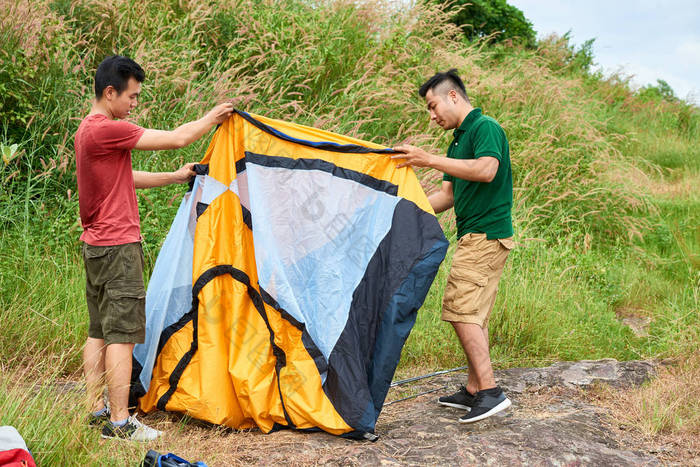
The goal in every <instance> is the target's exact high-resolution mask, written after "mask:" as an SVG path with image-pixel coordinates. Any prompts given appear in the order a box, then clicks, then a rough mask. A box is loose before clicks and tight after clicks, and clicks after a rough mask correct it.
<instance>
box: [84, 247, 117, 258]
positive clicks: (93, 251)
mask: <svg viewBox="0 0 700 467" xmlns="http://www.w3.org/2000/svg"><path fill="white" fill-rule="evenodd" d="M113 248H114V247H111V246H92V245H88V244H87V243H83V255H84V256H85V258H86V259H97V258H102V257H104V256H107V255H108V254H109V252H110V251H111V250H112V249H113Z"/></svg>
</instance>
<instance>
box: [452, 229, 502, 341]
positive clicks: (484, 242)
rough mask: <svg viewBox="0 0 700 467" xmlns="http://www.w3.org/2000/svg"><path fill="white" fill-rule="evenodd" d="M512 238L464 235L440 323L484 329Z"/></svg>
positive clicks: (454, 264)
mask: <svg viewBox="0 0 700 467" xmlns="http://www.w3.org/2000/svg"><path fill="white" fill-rule="evenodd" d="M514 246H515V243H514V242H513V238H512V237H510V238H502V239H498V240H488V239H487V238H486V234H474V233H470V234H466V235H464V236H463V237H462V238H460V239H459V241H458V242H457V250H456V251H455V254H454V257H453V259H452V267H451V268H450V274H449V276H448V277H447V286H446V287H445V294H444V295H443V299H442V319H443V321H449V322H457V323H473V324H478V325H479V326H481V327H482V328H486V327H487V326H488V322H489V316H490V315H491V309H492V308H493V304H494V302H495V301H496V292H498V282H499V280H500V279H501V274H502V273H503V267H504V266H505V264H506V259H507V258H508V253H509V252H510V250H511V249H513V247H514Z"/></svg>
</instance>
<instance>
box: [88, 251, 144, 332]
mask: <svg viewBox="0 0 700 467" xmlns="http://www.w3.org/2000/svg"><path fill="white" fill-rule="evenodd" d="M83 261H84V263H85V276H86V281H85V295H86V297H87V306H88V312H89V314H90V327H89V329H88V336H89V337H93V338H95V339H104V341H105V344H107V345H109V344H117V343H122V344H126V343H133V344H141V343H143V342H144V338H145V336H146V291H145V289H144V286H143V250H142V249H141V244H140V243H127V244H125V245H114V246H92V245H88V244H87V243H83Z"/></svg>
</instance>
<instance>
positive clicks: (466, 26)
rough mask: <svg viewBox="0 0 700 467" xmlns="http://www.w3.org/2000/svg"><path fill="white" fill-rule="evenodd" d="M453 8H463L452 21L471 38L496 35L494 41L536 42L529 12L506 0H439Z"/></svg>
mask: <svg viewBox="0 0 700 467" xmlns="http://www.w3.org/2000/svg"><path fill="white" fill-rule="evenodd" d="M437 1H438V2H440V3H446V4H448V5H449V8H450V9H455V10H456V9H459V12H457V13H456V14H455V15H454V16H453V17H452V22H453V23H455V24H456V25H457V26H460V27H461V28H462V30H463V31H464V34H465V36H467V39H469V40H471V41H473V40H477V39H480V38H482V37H486V36H491V35H492V34H494V33H495V35H494V36H493V37H492V38H491V39H490V40H492V41H494V42H503V41H506V40H512V41H513V42H516V43H518V44H523V45H525V46H528V47H534V46H535V31H534V29H532V23H531V22H530V21H528V19H527V18H525V15H524V14H523V12H522V11H520V10H519V9H518V8H516V7H514V6H513V5H508V3H506V0H437Z"/></svg>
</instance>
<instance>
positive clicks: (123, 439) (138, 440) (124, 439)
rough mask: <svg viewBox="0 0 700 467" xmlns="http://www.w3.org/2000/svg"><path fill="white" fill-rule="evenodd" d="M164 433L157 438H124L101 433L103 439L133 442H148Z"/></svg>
mask: <svg viewBox="0 0 700 467" xmlns="http://www.w3.org/2000/svg"><path fill="white" fill-rule="evenodd" d="M162 435H163V433H161V434H159V435H158V436H156V437H155V438H150V439H131V438H122V437H121V436H107V435H102V434H101V435H100V436H102V439H116V440H118V441H129V442H131V443H147V442H149V441H153V440H156V439H158V438H160V437H161V436H162Z"/></svg>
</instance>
